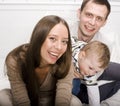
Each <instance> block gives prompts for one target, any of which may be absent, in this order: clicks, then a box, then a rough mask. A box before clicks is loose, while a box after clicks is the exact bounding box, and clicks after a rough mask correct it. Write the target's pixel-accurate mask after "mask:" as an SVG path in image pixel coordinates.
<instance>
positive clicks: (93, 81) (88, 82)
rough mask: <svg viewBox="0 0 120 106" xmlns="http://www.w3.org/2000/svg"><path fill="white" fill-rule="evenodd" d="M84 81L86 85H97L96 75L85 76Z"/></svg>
mask: <svg viewBox="0 0 120 106" xmlns="http://www.w3.org/2000/svg"><path fill="white" fill-rule="evenodd" d="M83 83H84V84H85V85H97V78H96V75H93V76H84V79H83Z"/></svg>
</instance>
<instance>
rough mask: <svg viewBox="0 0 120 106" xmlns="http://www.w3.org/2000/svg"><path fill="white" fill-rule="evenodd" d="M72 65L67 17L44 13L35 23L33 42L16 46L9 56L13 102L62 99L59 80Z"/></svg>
mask: <svg viewBox="0 0 120 106" xmlns="http://www.w3.org/2000/svg"><path fill="white" fill-rule="evenodd" d="M70 65H71V40H70V31H69V27H68V25H67V23H66V21H65V20H64V19H62V18H60V17H58V16H54V15H49V16H45V17H43V18H42V19H41V20H40V21H39V22H38V23H37V25H36V26H35V28H34V30H33V33H32V36H31V39H30V42H29V43H28V44H23V45H21V46H19V47H17V48H15V49H14V50H12V51H11V52H10V53H9V54H8V56H7V58H6V66H7V75H8V78H9V81H10V85H11V90H10V92H11V93H10V94H11V96H12V104H13V105H15V106H30V105H31V106H54V105H55V103H56V105H57V102H59V103H60V101H59V99H58V98H59V96H56V95H57V92H58V91H57V90H56V89H57V87H56V84H57V82H59V79H63V78H64V77H65V76H66V75H67V74H68V71H69V68H70ZM59 93H63V95H64V94H65V93H66V92H59ZM69 93H70V92H69ZM57 97H58V98H57ZM55 100H56V101H55ZM62 100H64V99H62ZM61 102H63V103H64V101H61ZM59 105H60V104H59ZM66 106H67V104H66Z"/></svg>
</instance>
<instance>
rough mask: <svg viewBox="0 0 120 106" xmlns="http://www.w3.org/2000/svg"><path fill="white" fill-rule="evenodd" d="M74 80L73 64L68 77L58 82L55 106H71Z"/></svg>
mask: <svg viewBox="0 0 120 106" xmlns="http://www.w3.org/2000/svg"><path fill="white" fill-rule="evenodd" d="M73 78H74V69H73V64H72V65H71V68H70V71H69V73H68V75H67V76H66V77H65V78H64V79H60V80H58V82H57V90H56V101H55V106H70V102H71V98H72V80H73Z"/></svg>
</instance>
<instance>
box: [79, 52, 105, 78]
mask: <svg viewBox="0 0 120 106" xmlns="http://www.w3.org/2000/svg"><path fill="white" fill-rule="evenodd" d="M78 62H79V68H80V72H81V74H82V75H83V76H92V75H95V74H96V73H97V72H100V71H102V70H103V69H102V68H100V67H99V66H100V63H99V61H98V58H97V56H96V55H95V54H92V55H90V56H85V55H81V57H79V60H78Z"/></svg>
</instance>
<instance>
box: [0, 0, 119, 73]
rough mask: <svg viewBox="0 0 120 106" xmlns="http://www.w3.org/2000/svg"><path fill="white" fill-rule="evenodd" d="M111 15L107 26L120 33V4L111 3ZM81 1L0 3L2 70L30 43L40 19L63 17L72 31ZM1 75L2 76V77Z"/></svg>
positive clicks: (13, 0) (2, 0)
mask: <svg viewBox="0 0 120 106" xmlns="http://www.w3.org/2000/svg"><path fill="white" fill-rule="evenodd" d="M110 3H111V6H112V12H111V14H110V17H109V19H108V23H107V24H106V26H105V27H104V30H106V29H109V28H110V29H112V30H114V31H116V32H118V33H119V27H120V21H119V19H120V2H117V1H116V2H115V0H114V1H111V2H110ZM80 5H81V0H0V71H2V72H3V64H4V59H5V57H6V55H7V54H8V52H9V51H10V50H11V49H13V48H15V47H16V46H18V45H20V44H22V43H26V42H28V41H29V38H30V36H31V33H32V30H33V28H34V26H35V24H36V23H37V22H38V21H39V19H40V18H41V17H43V16H45V15H48V14H55V15H59V16H61V17H63V18H64V19H65V20H66V21H67V22H68V23H69V25H70V28H72V25H73V24H74V23H75V22H76V21H77V14H76V13H77V9H78V8H79V7H80ZM0 75H1V74H0Z"/></svg>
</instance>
